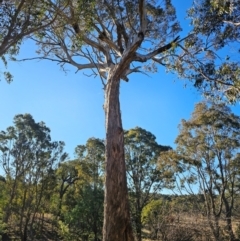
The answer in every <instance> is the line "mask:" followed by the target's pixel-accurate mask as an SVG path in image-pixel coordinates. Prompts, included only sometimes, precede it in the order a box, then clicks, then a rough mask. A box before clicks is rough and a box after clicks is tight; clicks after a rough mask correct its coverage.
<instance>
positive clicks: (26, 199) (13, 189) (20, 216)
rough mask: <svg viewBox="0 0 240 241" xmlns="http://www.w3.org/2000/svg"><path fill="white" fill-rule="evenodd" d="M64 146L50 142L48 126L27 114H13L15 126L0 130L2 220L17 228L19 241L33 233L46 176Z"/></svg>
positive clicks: (44, 189)
mask: <svg viewBox="0 0 240 241" xmlns="http://www.w3.org/2000/svg"><path fill="white" fill-rule="evenodd" d="M63 146H64V143H63V142H52V141H51V137H50V129H49V128H48V127H46V126H45V124H44V123H43V122H40V123H36V122H35V120H34V119H33V117H32V116H31V115H30V114H25V115H16V116H15V117H14V126H10V127H8V128H7V130H6V131H1V133H0V151H1V153H2V155H1V160H0V161H1V164H2V167H3V170H4V172H5V178H6V183H5V185H6V189H5V197H6V200H5V207H4V219H3V220H4V222H5V223H6V224H7V225H8V226H9V227H11V223H12V224H13V227H14V228H17V233H18V235H19V237H21V240H22V241H25V240H27V239H28V238H31V239H34V237H35V235H36V232H37V229H36V228H37V227H36V226H37V225H36V222H35V221H36V218H37V214H38V213H39V212H40V211H41V208H42V206H41V204H42V203H41V202H42V199H43V196H44V195H43V194H44V192H45V191H46V189H48V182H47V180H48V179H47V178H46V177H47V176H48V175H49V174H50V173H51V169H52V168H53V167H54V165H55V163H56V162H58V161H59V159H60V157H61V155H62V151H63ZM33 224H35V226H34V225H33Z"/></svg>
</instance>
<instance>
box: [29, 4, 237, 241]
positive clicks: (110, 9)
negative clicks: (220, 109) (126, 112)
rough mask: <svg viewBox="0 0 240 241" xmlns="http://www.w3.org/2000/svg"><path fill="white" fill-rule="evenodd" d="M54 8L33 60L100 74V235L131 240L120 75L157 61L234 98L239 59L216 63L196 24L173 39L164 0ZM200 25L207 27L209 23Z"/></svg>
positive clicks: (172, 18)
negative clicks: (102, 135)
mask: <svg viewBox="0 0 240 241" xmlns="http://www.w3.org/2000/svg"><path fill="white" fill-rule="evenodd" d="M57 11H59V9H58V8H57ZM234 11H235V10H234ZM60 12H61V14H60V16H61V17H60V18H58V20H57V21H56V22H54V24H52V25H50V26H49V27H48V28H45V29H44V30H43V31H40V33H39V34H40V35H38V36H36V37H35V38H33V39H34V40H35V41H36V43H37V44H38V45H39V51H38V53H39V54H40V55H41V56H40V57H39V58H40V59H49V60H52V61H56V62H58V63H60V65H61V66H62V67H65V65H66V64H71V65H73V66H74V67H76V69H77V70H84V69H91V70H93V74H94V75H99V76H100V78H101V80H102V83H103V87H104V91H105V104H104V110H105V116H106V133H107V134H106V183H105V184H106V185H105V190H106V192H105V209H104V210H105V211H104V217H105V219H104V228H103V230H104V232H103V240H104V241H105V240H125V239H127V240H132V239H133V235H132V228H131V224H130V216H129V207H128V197H127V184H126V168H125V162H124V160H125V158H124V137H123V134H124V133H123V128H122V121H121V113H120V103H119V87H120V80H121V79H122V80H125V81H128V75H129V74H131V73H134V72H141V69H142V67H143V69H144V71H153V72H154V71H156V70H157V67H156V64H160V65H163V66H164V67H167V68H168V70H170V71H177V72H178V73H179V75H180V77H183V78H187V79H190V80H192V81H194V83H195V86H196V87H201V88H202V87H204V91H206V93H208V94H211V95H215V94H219V92H220V91H223V93H225V94H226V96H227V97H228V98H229V100H231V101H234V100H236V99H237V98H238V97H239V95H238V93H239V74H238V73H239V63H238V62H234V63H230V64H225V62H224V60H223V59H221V58H218V61H219V62H221V63H220V64H219V65H215V64H218V63H217V62H214V60H215V59H216V56H217V55H216V51H218V50H219V48H216V47H215V45H213V44H212V39H211V38H209V36H208V34H207V33H206V34H205V33H203V32H201V31H200V30H198V29H196V28H193V31H191V32H190V33H189V34H188V36H186V37H185V38H183V39H181V40H180V38H179V37H178V36H177V35H178V33H179V31H180V26H179V23H178V21H177V20H176V15H175V9H174V7H173V5H172V4H171V1H169V0H164V1H162V2H160V3H159V5H158V4H157V3H155V2H153V1H150V0H149V1H148V0H146V1H144V0H139V1H108V0H104V1H87V2H83V1H72V2H70V4H69V5H68V6H67V7H66V8H65V9H64V10H62V11H60ZM194 18H197V16H194ZM192 24H194V21H193V22H192ZM205 25H209V29H211V26H212V25H211V23H210V22H207V24H205ZM59 26H62V27H59ZM148 61H152V64H151V63H149V62H148ZM137 63H139V64H140V65H139V66H137V65H136V64H137ZM142 63H147V64H146V65H144V66H143V65H142ZM218 66H220V67H218ZM216 90H217V91H216ZM116 207H118V208H116Z"/></svg>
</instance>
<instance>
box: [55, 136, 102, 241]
mask: <svg viewBox="0 0 240 241" xmlns="http://www.w3.org/2000/svg"><path fill="white" fill-rule="evenodd" d="M75 156H76V159H75V160H74V161H71V162H66V163H64V164H65V165H66V166H67V165H68V166H70V165H71V169H74V172H72V173H75V174H74V175H73V177H74V179H71V180H75V182H74V183H73V182H71V183H70V182H67V183H64V185H61V186H63V187H65V189H64V190H66V191H65V192H64V196H63V199H62V215H61V217H62V218H61V220H62V222H60V228H61V227H62V232H61V231H60V232H61V235H62V236H63V237H64V240H68V239H69V240H89V239H91V240H94V241H98V240H100V239H101V237H102V225H103V198H104V193H103V179H104V161H105V146H104V142H103V141H102V140H100V139H97V138H90V139H88V140H87V143H86V144H85V145H78V146H77V147H76V149H75ZM61 167H62V166H61ZM57 173H58V174H59V171H57ZM64 173H65V172H64ZM61 180H63V178H61ZM65 180H66V178H65ZM61 183H62V181H61ZM63 231H64V232H63Z"/></svg>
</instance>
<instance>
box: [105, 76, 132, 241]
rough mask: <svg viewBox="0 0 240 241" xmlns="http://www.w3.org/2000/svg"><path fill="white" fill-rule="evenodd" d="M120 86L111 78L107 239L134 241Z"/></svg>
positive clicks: (108, 90)
mask: <svg viewBox="0 0 240 241" xmlns="http://www.w3.org/2000/svg"><path fill="white" fill-rule="evenodd" d="M119 88H120V78H113V76H112V78H111V77H110V78H109V79H108V83H107V85H106V90H105V121H106V179H105V196H104V224H103V241H133V240H134V237H133V231H132V226H131V221H130V212H129V203H128V194H127V181H126V167H125V157H124V135H123V134H124V133H123V128H122V120H121V112H120V102H119Z"/></svg>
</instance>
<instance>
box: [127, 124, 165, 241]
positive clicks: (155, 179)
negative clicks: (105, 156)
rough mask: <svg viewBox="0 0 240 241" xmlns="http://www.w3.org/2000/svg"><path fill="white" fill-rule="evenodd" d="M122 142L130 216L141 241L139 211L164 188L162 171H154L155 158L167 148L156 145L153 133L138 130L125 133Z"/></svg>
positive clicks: (156, 169) (155, 166)
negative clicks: (123, 143) (123, 144)
mask: <svg viewBox="0 0 240 241" xmlns="http://www.w3.org/2000/svg"><path fill="white" fill-rule="evenodd" d="M124 139H125V158H126V168H127V182H128V188H129V193H130V203H131V214H132V218H133V220H134V224H135V225H134V226H135V229H136V234H137V239H138V240H139V241H141V240H142V221H141V213H142V209H143V208H144V207H145V206H146V205H147V203H148V202H149V201H150V200H151V199H152V198H153V197H154V196H155V195H156V193H159V191H160V190H161V189H162V188H163V187H164V186H165V181H166V178H165V176H164V171H165V170H164V169H162V170H159V169H158V168H157V160H158V156H159V154H160V152H162V151H167V150H169V149H170V147H167V146H161V145H159V144H158V143H157V142H156V137H155V136H154V135H153V134H152V133H150V132H148V131H146V130H144V129H142V128H140V127H136V128H134V129H130V130H128V131H125V134H124ZM169 178H170V177H169ZM168 181H169V180H168Z"/></svg>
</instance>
